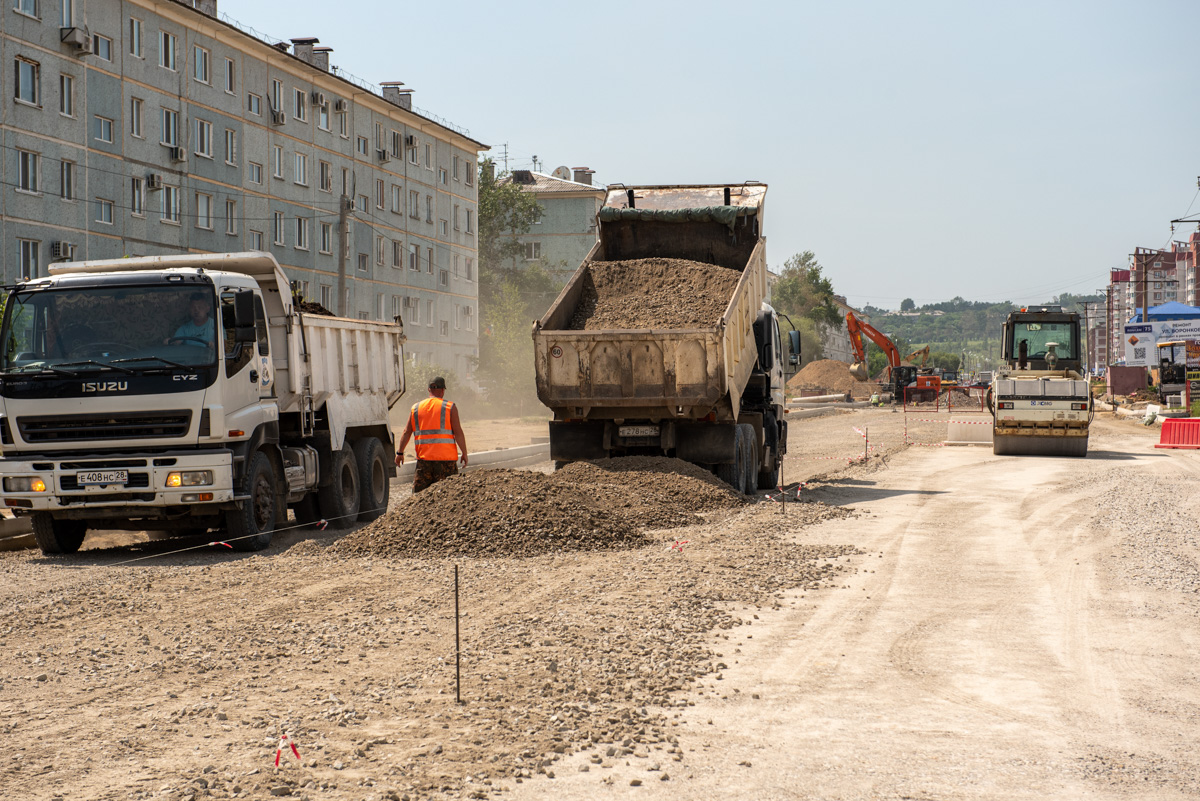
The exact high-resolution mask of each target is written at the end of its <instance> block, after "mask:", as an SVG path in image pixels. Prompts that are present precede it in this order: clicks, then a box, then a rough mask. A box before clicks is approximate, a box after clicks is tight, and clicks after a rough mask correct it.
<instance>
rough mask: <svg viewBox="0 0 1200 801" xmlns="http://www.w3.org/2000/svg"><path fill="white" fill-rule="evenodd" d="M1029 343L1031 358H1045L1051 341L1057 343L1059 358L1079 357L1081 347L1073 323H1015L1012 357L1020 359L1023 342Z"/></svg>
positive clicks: (1029, 356) (1055, 349) (1056, 349)
mask: <svg viewBox="0 0 1200 801" xmlns="http://www.w3.org/2000/svg"><path fill="white" fill-rule="evenodd" d="M1022 342H1025V343H1026V344H1027V345H1028V352H1027V353H1028V356H1027V358H1030V359H1045V358H1046V353H1047V352H1048V350H1049V348H1047V347H1046V345H1047V344H1048V343H1050V342H1055V343H1057V346H1056V347H1055V348H1054V352H1055V353H1056V354H1057V355H1058V358H1059V359H1068V360H1073V359H1078V358H1079V347H1078V344H1077V343H1076V341H1075V327H1074V326H1073V325H1072V324H1071V323H1013V338H1012V353H1010V354H1009V358H1011V359H1019V358H1020V355H1021V354H1020V351H1021V343H1022Z"/></svg>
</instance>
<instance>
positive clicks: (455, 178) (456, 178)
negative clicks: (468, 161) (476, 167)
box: [454, 156, 458, 181]
mask: <svg viewBox="0 0 1200 801" xmlns="http://www.w3.org/2000/svg"><path fill="white" fill-rule="evenodd" d="M454 180H456V181H457V180H458V156H455V157H454Z"/></svg>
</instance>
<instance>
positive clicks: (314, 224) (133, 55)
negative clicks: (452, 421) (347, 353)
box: [0, 0, 488, 375]
mask: <svg viewBox="0 0 1200 801" xmlns="http://www.w3.org/2000/svg"><path fill="white" fill-rule="evenodd" d="M0 15H2V17H0V18H2V20H3V24H2V26H0V77H2V79H3V83H2V84H0V86H3V87H5V89H4V93H5V96H4V100H3V109H2V113H0V148H2V152H3V159H0V181H2V183H3V192H2V193H0V197H2V201H0V202H2V205H0V243H2V244H0V251H2V252H0V266H2V269H3V275H4V279H5V281H6V282H9V283H11V282H13V281H16V280H19V279H21V278H22V277H34V276H38V275H43V274H45V271H46V268H47V265H48V264H49V263H50V262H52V261H56V260H67V259H75V260H80V259H102V258H117V257H121V256H124V255H153V254H170V253H186V252H228V251H236V250H266V251H269V252H271V253H272V254H273V255H274V256H275V257H276V259H278V261H279V262H280V263H281V264H282V265H283V266H284V268H285V270H286V271H287V273H288V275H289V276H290V277H291V278H292V280H293V282H294V286H295V287H296V289H297V291H299V292H300V293H302V294H303V295H304V296H305V297H306V298H308V299H310V300H315V301H318V302H320V303H321V304H323V305H324V306H326V307H327V308H329V309H331V310H333V311H335V312H337V313H340V314H344V315H346V316H350V317H360V318H364V319H378V320H390V319H392V318H393V317H396V316H401V317H402V318H403V320H404V323H405V329H406V332H407V334H408V345H407V352H408V354H409V356H410V358H411V359H413V360H416V361H423V362H432V363H436V364H439V365H441V366H443V367H448V368H451V369H454V370H456V371H457V372H460V373H461V374H463V375H467V374H468V373H469V372H470V366H471V364H472V363H473V362H472V361H471V360H472V358H473V357H475V356H476V355H477V354H478V331H477V329H478V326H477V322H476V321H477V317H478V314H477V309H478V284H477V268H476V262H477V258H478V249H477V243H476V239H475V237H476V231H477V219H476V215H477V205H476V201H477V195H476V184H477V182H476V180H475V177H476V169H477V166H476V165H477V160H478V153H479V151H481V150H487V149H488V148H487V146H486V145H484V144H483V143H481V142H478V141H476V140H475V139H472V138H471V137H470V135H469V133H468V132H466V131H464V130H462V129H459V128H458V127H457V126H454V125H452V124H451V123H448V122H446V121H443V120H440V119H435V118H434V117H433V116H432V115H429V114H428V113H425V112H422V111H421V110H419V109H417V108H414V107H413V104H412V93H411V91H410V90H408V89H406V88H404V86H403V84H402V83H401V82H396V81H393V82H384V83H382V84H381V85H380V86H379V87H374V86H372V85H370V84H366V83H365V82H363V81H361V80H358V79H354V78H353V77H352V76H349V75H347V74H346V73H344V72H342V71H340V70H338V69H337V68H336V67H335V66H332V65H331V64H330V58H331V55H332V51H331V49H330V48H327V47H320V46H318V45H319V40H318V39H316V38H296V39H292V40H291V41H290V42H273V41H267V40H265V39H263V38H260V37H259V36H258V35H254V34H252V33H250V32H247V31H244V30H242V29H241V28H240V27H238V26H237V25H236V24H234V23H232V22H229V21H225V20H223V19H221V18H218V16H217V3H216V0H194V1H193V2H176V0H6V2H5V4H4V7H3V8H2V9H0ZM364 27H365V26H364ZM339 279H340V280H339ZM339 284H340V285H342V286H343V287H344V289H343V291H342V292H340V293H339V292H338V286H339Z"/></svg>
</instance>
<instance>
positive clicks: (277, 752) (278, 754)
mask: <svg viewBox="0 0 1200 801" xmlns="http://www.w3.org/2000/svg"><path fill="white" fill-rule="evenodd" d="M285 744H286V745H287V746H288V747H289V748H291V749H292V753H293V754H295V755H296V761H297V762H299V761H300V751H299V750H297V748H296V744H295V743H294V742H292V741H291V739H289V738H288V736H287V735H286V734H283V735H280V737H279V747H278V748H276V749H275V767H279V757H281V756H283V746H284V745H285Z"/></svg>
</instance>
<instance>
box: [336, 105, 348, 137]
mask: <svg viewBox="0 0 1200 801" xmlns="http://www.w3.org/2000/svg"><path fill="white" fill-rule="evenodd" d="M338 133H339V134H340V135H341V136H342V137H349V136H350V115H348V114H347V113H346V112H344V111H343V112H342V113H341V114H339V115H338Z"/></svg>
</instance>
